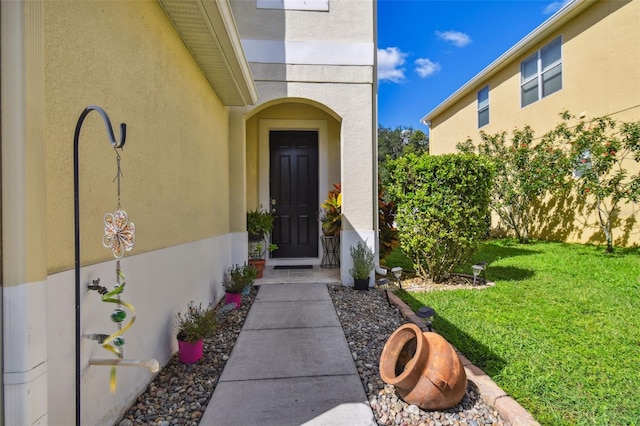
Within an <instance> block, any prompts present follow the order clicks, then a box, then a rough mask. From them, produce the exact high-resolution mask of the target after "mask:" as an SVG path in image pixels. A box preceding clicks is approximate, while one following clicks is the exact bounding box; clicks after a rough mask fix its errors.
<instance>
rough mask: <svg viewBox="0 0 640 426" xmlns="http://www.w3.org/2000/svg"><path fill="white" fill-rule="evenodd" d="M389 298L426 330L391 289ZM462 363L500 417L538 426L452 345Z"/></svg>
mask: <svg viewBox="0 0 640 426" xmlns="http://www.w3.org/2000/svg"><path fill="white" fill-rule="evenodd" d="M387 294H388V295H389V300H391V301H392V302H393V303H394V304H395V305H396V306H397V307H398V309H399V310H400V313H401V314H402V316H403V317H405V318H406V319H407V320H408V321H411V322H412V323H414V324H415V325H417V326H418V327H420V329H421V330H422V331H428V328H427V326H426V325H425V323H424V321H423V320H422V319H421V318H420V317H418V316H417V315H416V314H415V312H413V310H412V309H411V308H410V307H409V306H408V305H407V304H406V303H404V302H403V301H402V300H401V299H400V298H399V297H398V296H396V295H395V294H394V293H393V291H388V293H387ZM454 349H455V350H456V352H457V353H458V356H459V357H460V361H462V365H463V366H464V370H465V373H466V374H467V380H471V381H472V382H473V383H474V384H475V385H476V386H477V387H478V391H479V393H480V395H481V397H482V400H483V401H484V402H485V403H486V404H488V405H490V406H491V407H493V408H494V409H495V410H497V411H498V413H500V417H502V419H503V420H505V421H506V422H508V423H509V424H510V425H512V426H540V423H538V422H537V421H536V420H535V419H534V418H533V416H532V415H531V413H529V412H528V411H527V410H526V409H525V408H524V407H523V406H522V405H520V404H518V402H517V401H516V400H515V399H513V398H512V397H510V396H509V395H507V394H506V392H505V391H503V390H502V389H501V388H500V387H499V386H498V385H497V384H496V383H495V382H494V381H493V380H491V377H489V376H487V375H486V374H485V373H484V371H482V370H480V369H479V368H478V367H476V366H475V365H473V364H472V363H471V361H469V360H468V359H467V358H466V357H465V356H464V355H463V354H462V353H460V351H459V350H458V349H457V348H455V347H454Z"/></svg>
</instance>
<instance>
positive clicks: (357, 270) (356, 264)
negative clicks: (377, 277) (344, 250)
mask: <svg viewBox="0 0 640 426" xmlns="http://www.w3.org/2000/svg"><path fill="white" fill-rule="evenodd" d="M350 251H351V258H352V259H353V268H351V269H350V270H349V273H350V274H351V276H352V277H353V280H354V282H353V288H354V289H355V290H369V281H370V279H369V278H370V275H371V270H372V269H373V266H374V264H373V252H372V251H371V249H370V248H369V247H368V246H367V244H366V243H365V242H363V241H358V244H357V245H356V246H352V247H351V249H350Z"/></svg>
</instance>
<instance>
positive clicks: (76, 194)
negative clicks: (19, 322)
mask: <svg viewBox="0 0 640 426" xmlns="http://www.w3.org/2000/svg"><path fill="white" fill-rule="evenodd" d="M91 111H97V112H98V113H99V114H100V116H101V117H102V121H104V125H105V127H106V128H107V136H108V137H109V143H110V144H111V146H113V147H114V148H122V147H123V146H124V142H125V139H126V134H127V125H126V124H124V123H121V124H120V142H116V137H115V135H114V133H113V127H111V120H109V116H108V115H107V113H106V112H105V111H104V110H103V109H102V108H100V107H98V106H95V105H89V106H88V107H86V108H85V109H84V111H82V114H80V117H79V118H78V124H76V133H75V135H74V137H73V206H74V215H75V251H76V264H75V268H76V425H78V426H79V425H80V390H81V380H80V377H81V374H80V373H81V368H80V339H81V330H80V173H79V168H78V163H79V156H78V143H79V142H80V129H81V128H82V123H83V122H84V119H85V118H86V117H87V115H88V114H89V113H90V112H91Z"/></svg>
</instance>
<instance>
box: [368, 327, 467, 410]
mask: <svg viewBox="0 0 640 426" xmlns="http://www.w3.org/2000/svg"><path fill="white" fill-rule="evenodd" d="M380 376H381V377H382V380H384V382H385V383H387V384H389V385H393V386H395V388H396V390H397V391H398V394H400V397H401V398H402V399H403V400H404V401H405V402H407V403H409V404H415V405H417V406H418V407H420V408H422V409H423V410H442V409H445V408H451V407H454V406H455V405H457V404H458V403H459V402H460V401H461V400H462V397H463V396H464V391H465V389H466V388H467V375H466V374H465V372H464V367H463V366H462V362H460V358H459V357H458V354H457V353H456V352H455V350H454V349H453V346H451V345H450V344H449V342H447V341H446V340H445V339H444V338H443V337H442V336H440V335H439V334H437V333H431V332H422V330H420V328H419V327H418V326H417V325H415V324H404V325H402V326H400V327H398V329H396V331H394V332H393V334H392V335H391V336H389V339H387V342H386V343H385V345H384V349H382V355H381V356H380Z"/></svg>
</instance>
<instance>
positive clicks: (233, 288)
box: [222, 264, 257, 294]
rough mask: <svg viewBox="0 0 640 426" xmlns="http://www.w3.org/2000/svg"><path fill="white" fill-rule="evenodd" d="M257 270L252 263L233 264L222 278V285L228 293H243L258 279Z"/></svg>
mask: <svg viewBox="0 0 640 426" xmlns="http://www.w3.org/2000/svg"><path fill="white" fill-rule="evenodd" d="M256 276H257V271H256V268H254V267H253V266H251V265H247V264H244V265H233V266H231V267H230V268H229V269H228V270H227V272H226V273H225V274H224V277H223V278H222V286H223V287H224V290H225V291H226V292H227V293H235V294H238V293H242V291H243V290H244V289H245V288H246V287H248V286H250V285H251V284H253V282H254V281H255V280H256Z"/></svg>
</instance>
